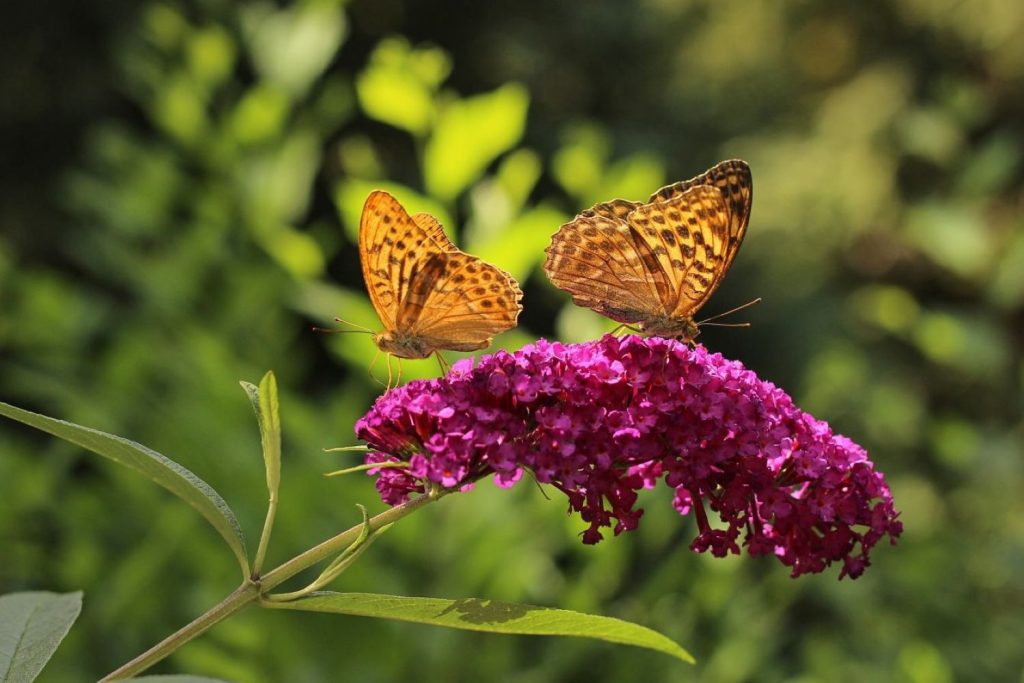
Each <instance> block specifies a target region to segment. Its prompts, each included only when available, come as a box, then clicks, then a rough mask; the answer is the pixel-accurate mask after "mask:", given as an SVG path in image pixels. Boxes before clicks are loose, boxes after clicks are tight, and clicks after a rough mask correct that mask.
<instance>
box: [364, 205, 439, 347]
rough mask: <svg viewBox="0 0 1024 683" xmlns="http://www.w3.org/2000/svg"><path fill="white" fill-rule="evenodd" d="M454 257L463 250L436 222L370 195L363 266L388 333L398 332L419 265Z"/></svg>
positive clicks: (371, 293) (368, 286) (365, 207)
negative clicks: (433, 258)
mask: <svg viewBox="0 0 1024 683" xmlns="http://www.w3.org/2000/svg"><path fill="white" fill-rule="evenodd" d="M452 251H458V249H457V248H456V247H455V245H454V244H452V243H451V241H450V240H449V239H448V237H447V236H446V235H445V234H444V229H443V228H442V227H441V224H440V223H438V222H437V220H435V219H434V218H433V217H432V216H430V215H429V214H425V213H419V214H416V216H415V217H413V216H410V215H409V214H408V213H407V212H406V210H405V209H404V208H403V207H402V205H401V204H399V203H398V200H397V199H395V198H394V197H392V196H391V195H390V194H388V193H387V192H382V191H379V190H378V191H376V192H371V193H370V196H369V197H367V198H366V203H365V204H364V205H363V215H362V219H361V220H360V224H359V260H360V262H361V263H362V266H363V278H364V279H365V280H366V287H367V289H368V290H369V292H370V300H371V301H372V302H373V307H374V308H375V309H376V310H377V315H378V316H379V317H380V319H381V322H382V323H384V326H385V327H386V328H388V329H394V328H395V324H396V322H397V320H398V308H399V306H400V305H401V302H402V301H403V300H404V299H405V297H406V294H407V291H408V287H409V283H410V282H411V280H412V275H413V270H414V269H415V268H416V264H417V263H423V262H425V261H426V260H427V259H429V258H430V257H431V256H432V255H434V254H438V253H446V252H452Z"/></svg>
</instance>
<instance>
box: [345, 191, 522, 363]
mask: <svg viewBox="0 0 1024 683" xmlns="http://www.w3.org/2000/svg"><path fill="white" fill-rule="evenodd" d="M359 260H360V263H361V264H362V268H363V277H364V279H365V280H366V286H367V289H368V290H369V294H370V301H371V303H373V307H374V309H375V310H376V311H377V315H378V316H379V317H380V320H381V322H382V323H383V324H384V328H385V329H384V330H383V331H381V332H378V333H376V334H374V336H373V341H374V343H375V344H376V345H377V347H378V348H379V349H380V350H381V351H384V352H385V353H388V354H391V355H393V356H398V357H400V358H411V359H420V358H427V357H428V356H430V355H431V354H433V353H435V352H437V351H439V350H442V349H444V350H451V351H475V350H478V349H482V348H486V347H487V346H489V345H490V343H491V339H492V338H493V337H494V336H495V335H497V334H500V333H501V332H504V331H505V330H508V329H510V328H512V327H515V325H516V321H517V319H518V317H519V312H520V311H521V310H522V306H521V305H520V303H519V302H520V300H521V298H522V292H521V291H520V289H519V285H518V284H517V283H516V281H515V280H514V279H513V278H512V277H511V276H510V275H509V274H508V273H506V272H505V271H503V270H501V269H500V268H497V267H496V266H493V265H491V264H489V263H487V262H485V261H482V260H481V259H478V258H476V257H474V256H470V255H469V254H466V253H464V252H462V251H460V250H459V249H458V248H457V247H456V246H455V245H454V244H452V243H451V241H450V240H449V239H448V237H447V236H446V235H445V233H444V230H443V229H442V228H441V225H440V224H439V223H438V222H437V220H436V219H434V218H433V217H432V216H430V215H429V214H426V213H419V214H416V215H415V216H410V215H409V214H408V213H407V212H406V211H405V209H404V208H403V207H402V205H401V204H399V203H398V200H396V199H395V198H394V197H392V196H391V195H390V194H388V193H387V192H383V191H379V190H378V191H375V192H372V193H370V196H369V197H367V199H366V203H365V204H364V206H363V214H362V218H361V219H360V224H359Z"/></svg>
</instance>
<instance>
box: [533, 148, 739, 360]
mask: <svg viewBox="0 0 1024 683" xmlns="http://www.w3.org/2000/svg"><path fill="white" fill-rule="evenodd" d="M752 188H753V185H752V182H751V176H750V168H749V167H748V166H747V164H746V163H745V162H743V161H740V160H738V159H734V160H731V161H723V162H721V163H719V164H717V165H716V166H714V167H713V168H711V169H709V170H708V171H707V172H705V173H703V174H701V175H699V176H697V177H695V178H691V179H690V180H686V181H681V182H678V183H674V184H672V185H668V186H666V187H664V188H662V189H660V190H658V191H657V192H655V193H654V194H653V195H651V197H650V198H649V199H648V200H647V202H646V203H644V202H632V201H627V200H622V199H616V200H612V201H610V202H602V203H600V204H596V205H595V206H593V207H591V208H590V209H587V210H586V211H583V212H582V213H580V214H579V215H578V216H577V217H576V218H574V219H573V220H572V221H570V222H569V223H566V224H564V225H562V226H561V227H560V228H559V230H558V232H557V233H555V235H554V236H553V237H552V238H551V244H550V246H548V248H547V259H546V261H545V263H544V270H545V271H546V272H547V275H548V278H549V279H550V280H551V282H552V283H553V284H554V285H555V286H556V287H559V288H561V289H563V290H565V291H567V292H569V293H570V294H571V295H572V298H573V302H574V303H576V304H577V305H579V306H584V307H586V308H591V309H593V310H595V311H597V312H598V313H601V314H602V315H605V316H607V317H609V318H611V319H612V320H616V321H618V322H621V323H624V324H626V325H632V326H635V327H636V328H637V329H639V330H640V331H641V332H643V333H644V334H647V335H652V336H662V337H675V338H679V339H682V340H685V341H693V340H694V339H695V338H696V337H697V334H698V326H697V323H696V322H695V321H694V315H695V314H696V312H697V311H698V310H699V309H700V307H701V306H702V305H703V304H704V303H705V302H706V301H707V300H708V298H709V297H710V296H711V294H712V293H713V292H714V291H715V289H717V288H718V285H719V284H721V281H722V279H723V278H724V276H725V272H726V271H727V270H728V268H729V266H730V265H731V264H732V261H733V259H734V258H735V257H736V253H737V251H738V250H739V247H740V244H741V243H742V241H743V236H744V234H745V233H746V228H747V222H748V221H749V218H750V204H751V199H752V194H753V189H752Z"/></svg>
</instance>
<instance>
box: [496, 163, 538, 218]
mask: <svg viewBox="0 0 1024 683" xmlns="http://www.w3.org/2000/svg"><path fill="white" fill-rule="evenodd" d="M542 170H543V166H542V164H541V160H540V156H539V155H538V154H537V153H536V152H534V151H533V150H529V149H517V150H516V151H514V152H511V153H510V154H509V155H508V156H507V157H505V159H504V160H503V161H502V162H501V165H500V166H498V172H497V173H495V174H494V179H495V182H497V184H498V187H500V188H501V189H502V191H503V192H504V194H505V196H506V197H507V198H508V202H509V208H510V209H511V210H512V211H513V212H514V213H518V212H519V211H520V210H521V209H522V207H523V205H524V204H526V199H527V198H528V197H529V196H530V192H532V191H533V188H534V186H536V184H537V180H539V179H540V174H541V171H542Z"/></svg>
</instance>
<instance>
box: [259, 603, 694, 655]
mask: <svg viewBox="0 0 1024 683" xmlns="http://www.w3.org/2000/svg"><path fill="white" fill-rule="evenodd" d="M263 605H264V606H266V607H273V608H279V609H294V610H302V611H307V612H328V613H333V614H351V615H355V616H362V617H378V618H382V619H397V620H399V621H412V622H416V623H419V624H432V625H434V626H447V627H448V628H459V629H465V630H469V631H486V632H489V633H509V634H517V635H535V636H574V637H580V638H596V639H598V640H605V641H608V642H611V643H622V644H624V645H635V646H637V647H644V648H647V649H650V650H656V651H658V652H663V653H665V654H667V655H670V656H672V657H675V658H677V659H681V660H683V661H684V662H688V663H690V664H693V663H694V661H695V660H694V659H693V656H692V655H690V653H689V652H687V651H686V650H684V649H683V648H681V647H680V646H679V645H677V644H676V643H675V642H673V641H672V640H669V639H668V638H666V637H665V636H663V635H661V634H660V633H658V632H657V631H652V630H651V629H649V628H646V627H644V626H639V625H637V624H632V623H630V622H628V621H622V620H621V619H613V618H611V617H601V616H596V615H592V614H582V613H580V612H571V611H569V610H563V609H552V608H549V607H537V606H535V605H521V604H516V603H509V602H497V601H495V600H481V599H479V598H463V599H460V600H446V599H441V598H408V597H402V596H398V595H377V594H373V593H332V592H322V593H312V594H310V595H309V596H307V597H304V598H300V599H298V600H294V601H292V602H265V603H263Z"/></svg>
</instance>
